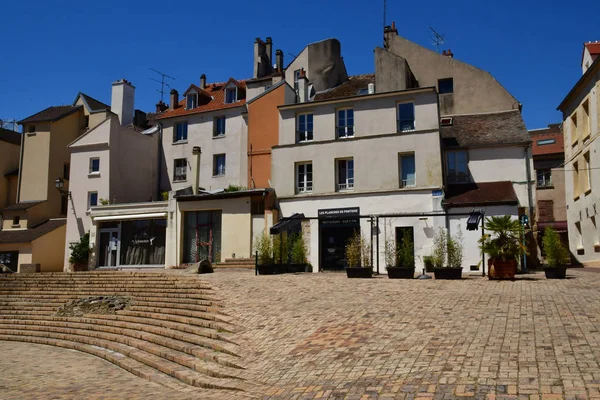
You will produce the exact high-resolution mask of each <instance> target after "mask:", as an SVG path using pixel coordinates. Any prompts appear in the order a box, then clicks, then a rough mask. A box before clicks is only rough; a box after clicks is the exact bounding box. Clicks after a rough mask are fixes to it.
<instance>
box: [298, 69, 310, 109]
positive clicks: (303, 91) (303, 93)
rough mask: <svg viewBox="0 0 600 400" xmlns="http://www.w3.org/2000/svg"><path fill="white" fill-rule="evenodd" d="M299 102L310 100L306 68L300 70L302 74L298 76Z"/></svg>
mask: <svg viewBox="0 0 600 400" xmlns="http://www.w3.org/2000/svg"><path fill="white" fill-rule="evenodd" d="M296 96H297V98H298V103H306V102H307V101H308V78H307V77H306V71H304V68H302V69H301V70H300V76H299V77H298V93H296Z"/></svg>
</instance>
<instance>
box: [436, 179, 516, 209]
mask: <svg viewBox="0 0 600 400" xmlns="http://www.w3.org/2000/svg"><path fill="white" fill-rule="evenodd" d="M444 203H445V204H446V205H447V206H448V207H471V206H479V205H498V204H514V205H517V204H519V199H518V197H517V194H516V193H515V189H514V188H513V185H512V183H511V182H510V181H499V182H477V183H465V184H457V185H448V188H447V189H446V199H445V200H444Z"/></svg>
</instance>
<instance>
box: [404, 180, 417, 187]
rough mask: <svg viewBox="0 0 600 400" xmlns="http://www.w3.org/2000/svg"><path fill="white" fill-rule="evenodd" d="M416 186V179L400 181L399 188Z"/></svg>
mask: <svg viewBox="0 0 600 400" xmlns="http://www.w3.org/2000/svg"><path fill="white" fill-rule="evenodd" d="M416 186H417V180H416V179H402V180H401V181H400V187H401V188H413V187H416Z"/></svg>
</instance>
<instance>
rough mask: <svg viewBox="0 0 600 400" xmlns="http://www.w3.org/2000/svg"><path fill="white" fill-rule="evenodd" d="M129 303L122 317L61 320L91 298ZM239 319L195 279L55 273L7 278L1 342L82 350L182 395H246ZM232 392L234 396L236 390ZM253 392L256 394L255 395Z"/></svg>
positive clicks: (0, 308)
mask: <svg viewBox="0 0 600 400" xmlns="http://www.w3.org/2000/svg"><path fill="white" fill-rule="evenodd" d="M110 295H121V296H127V297H130V299H131V303H130V305H129V307H128V308H126V309H124V310H120V311H117V312H116V313H115V314H107V315H100V314H86V315H84V316H82V317H77V316H71V317H62V316H61V317H58V316H55V315H54V314H55V313H56V311H57V310H58V309H59V307H60V306H62V305H63V304H65V303H67V302H69V301H71V300H74V299H79V298H85V297H90V296H110ZM233 331H234V326H233V325H232V318H231V317H230V316H228V315H227V313H226V312H225V311H224V309H223V306H222V305H221V304H220V302H219V299H218V297H217V296H216V294H215V292H214V290H212V289H211V288H210V287H209V286H208V285H206V284H205V283H204V282H202V281H201V280H199V279H198V278H197V277H196V276H177V275H173V274H166V273H155V272H152V273H139V272H136V273H127V272H89V273H71V274H67V273H51V274H23V275H16V274H15V275H10V276H6V277H5V276H0V340H11V341H25V342H31V343H39V344H46V345H53V346H58V347H64V348H69V349H73V350H79V351H83V352H86V353H89V354H92V355H95V356H98V357H102V358H103V359H105V360H107V361H109V362H111V363H113V364H115V365H117V366H119V367H121V368H123V369H125V370H127V371H129V372H131V373H133V374H134V375H137V376H139V377H141V378H144V379H147V380H150V381H153V382H156V383H160V384H163V385H165V386H168V387H171V388H174V389H177V390H183V391H186V390H189V389H190V388H204V389H221V390H227V391H236V392H240V391H244V390H247V389H249V388H251V387H252V386H253V385H252V384H250V383H249V381H248V378H249V377H248V376H247V372H246V371H245V368H244V366H243V362H242V358H241V357H240V356H239V352H240V348H239V346H238V345H236V344H235V342H234V341H233V340H232V332H233ZM232 393H233V392H232ZM248 394H249V393H248Z"/></svg>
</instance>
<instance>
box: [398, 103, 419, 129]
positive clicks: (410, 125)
mask: <svg viewBox="0 0 600 400" xmlns="http://www.w3.org/2000/svg"><path fill="white" fill-rule="evenodd" d="M414 130H415V104H414V103H400V104H398V132H410V131H414Z"/></svg>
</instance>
